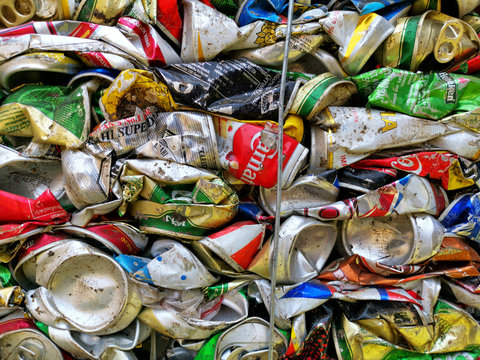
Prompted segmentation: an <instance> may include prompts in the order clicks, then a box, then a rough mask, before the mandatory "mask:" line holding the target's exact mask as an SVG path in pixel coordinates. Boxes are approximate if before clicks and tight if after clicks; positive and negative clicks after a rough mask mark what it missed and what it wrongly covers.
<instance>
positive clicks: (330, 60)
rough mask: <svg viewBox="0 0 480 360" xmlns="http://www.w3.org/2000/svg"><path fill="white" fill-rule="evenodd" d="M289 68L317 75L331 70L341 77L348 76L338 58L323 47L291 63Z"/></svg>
mask: <svg viewBox="0 0 480 360" xmlns="http://www.w3.org/2000/svg"><path fill="white" fill-rule="evenodd" d="M288 70H289V71H297V72H301V73H306V74H315V75H320V74H323V73H325V72H329V73H332V74H333V75H335V76H336V77H338V78H341V79H345V78H346V77H347V73H346V72H345V71H344V70H343V68H342V65H340V62H339V61H338V60H337V58H336V57H334V56H333V55H332V54H330V53H329V52H328V51H326V50H323V49H317V50H315V51H312V52H310V53H308V54H306V55H305V56H303V57H302V58H300V59H299V60H297V61H295V62H293V63H289V65H288Z"/></svg>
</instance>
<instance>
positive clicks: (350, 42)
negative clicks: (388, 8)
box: [320, 11, 394, 75]
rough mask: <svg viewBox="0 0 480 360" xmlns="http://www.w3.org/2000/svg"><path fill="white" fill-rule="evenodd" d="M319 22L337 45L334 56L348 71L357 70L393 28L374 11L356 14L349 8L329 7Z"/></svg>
mask: <svg viewBox="0 0 480 360" xmlns="http://www.w3.org/2000/svg"><path fill="white" fill-rule="evenodd" d="M320 23H321V24H322V25H323V29H324V31H325V32H326V33H327V34H328V35H329V36H330V37H331V38H332V40H333V41H335V42H336V43H337V44H338V45H339V46H340V49H339V51H338V57H339V60H340V63H341V64H342V66H343V68H344V69H345V71H346V72H347V73H348V74H349V75H356V74H358V73H359V72H360V71H361V70H362V68H363V66H364V65H365V64H366V62H367V61H368V59H369V58H370V57H371V56H372V54H373V53H374V52H375V50H376V49H377V48H378V47H379V46H380V45H381V44H382V42H383V41H384V40H385V39H386V38H387V37H388V36H389V35H390V34H391V33H392V32H393V30H394V27H393V25H392V24H390V23H389V22H388V21H387V20H385V19H384V18H383V17H381V16H380V15H377V14H375V13H370V14H366V15H362V16H360V15H359V14H358V13H356V12H353V11H332V12H330V13H329V14H328V15H327V16H326V17H325V18H324V19H320Z"/></svg>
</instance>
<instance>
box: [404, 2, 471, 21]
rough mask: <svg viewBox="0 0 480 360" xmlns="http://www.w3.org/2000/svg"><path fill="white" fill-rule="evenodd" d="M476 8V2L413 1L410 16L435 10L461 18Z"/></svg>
mask: <svg viewBox="0 0 480 360" xmlns="http://www.w3.org/2000/svg"><path fill="white" fill-rule="evenodd" d="M477 6H478V1H477V0H438V1H430V0H414V1H413V3H412V9H411V11H410V14H411V15H420V14H423V13H425V12H426V11H428V10H437V11H441V12H442V13H444V14H448V15H450V16H454V17H457V18H462V17H463V16H465V15H467V14H468V13H469V12H471V11H472V10H474V9H475V8H476V7H477Z"/></svg>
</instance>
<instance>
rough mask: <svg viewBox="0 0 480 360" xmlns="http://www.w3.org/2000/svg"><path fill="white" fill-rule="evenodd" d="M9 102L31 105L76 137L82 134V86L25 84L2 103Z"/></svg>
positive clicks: (83, 103) (83, 118)
mask: <svg viewBox="0 0 480 360" xmlns="http://www.w3.org/2000/svg"><path fill="white" fill-rule="evenodd" d="M10 103H18V104H22V105H25V106H30V107H33V108H35V109H37V110H38V111H40V112H41V113H43V114H44V115H45V116H46V117H48V118H49V119H51V120H53V121H54V122H56V123H57V124H58V125H60V126H62V127H64V128H65V129H67V130H68V131H70V132H71V133H72V134H73V135H75V136H76V137H77V138H81V136H82V132H83V128H84V125H85V116H86V111H85V98H84V92H83V88H82V87H78V88H76V89H73V90H71V89H70V88H67V87H64V86H48V85H27V86H24V87H23V88H21V89H19V90H18V91H16V92H14V93H13V94H11V95H10V96H8V97H7V98H6V99H5V101H4V104H10ZM18 126H20V125H18Z"/></svg>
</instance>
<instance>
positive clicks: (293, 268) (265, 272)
mask: <svg viewBox="0 0 480 360" xmlns="http://www.w3.org/2000/svg"><path fill="white" fill-rule="evenodd" d="M336 237H337V228H336V224H334V223H332V224H330V223H323V222H321V221H318V220H314V219H311V218H307V217H303V216H296V215H293V216H290V217H289V218H288V219H287V220H285V222H284V223H283V224H282V225H281V228H280V232H279V237H278V244H277V247H278V265H277V283H279V284H295V283H298V282H302V281H306V280H309V279H311V278H313V277H315V276H317V274H318V273H319V272H320V270H322V267H323V265H325V262H326V261H327V259H328V256H329V255H330V252H331V251H332V249H333V246H334V245H335V239H336ZM270 242H271V239H269V240H268V241H267V242H266V243H265V244H264V245H263V247H262V248H261V249H260V251H259V252H258V253H257V255H256V256H255V258H254V259H253V260H252V262H251V263H250V265H249V267H248V269H247V270H248V271H251V272H254V273H256V274H259V275H261V276H263V277H265V278H267V279H269V278H270V273H271V271H270V267H271V262H270V258H271V256H272V255H271V251H272V248H271V246H270Z"/></svg>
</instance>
